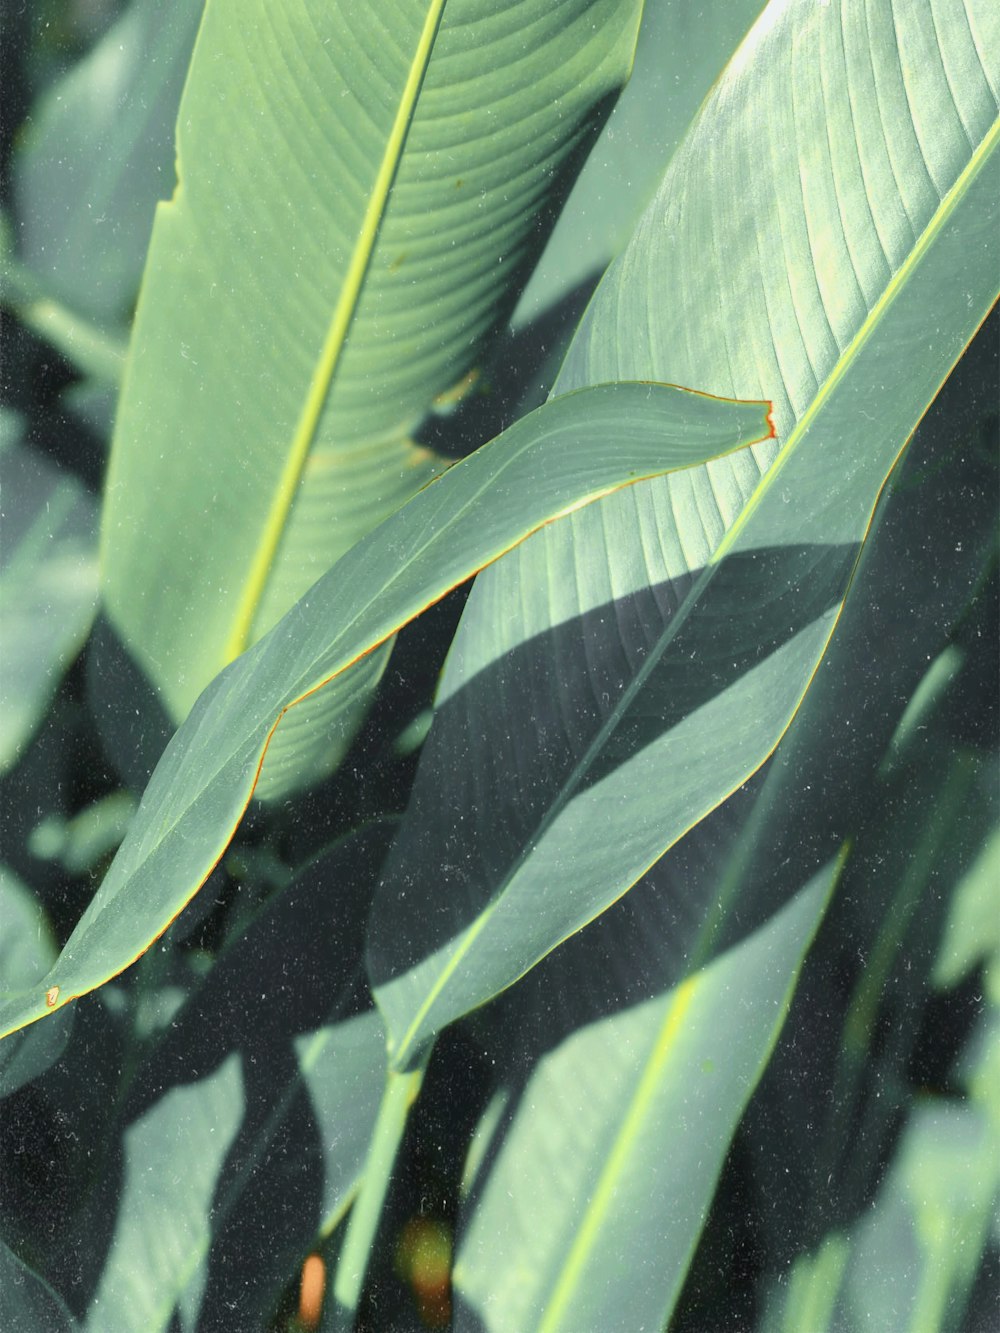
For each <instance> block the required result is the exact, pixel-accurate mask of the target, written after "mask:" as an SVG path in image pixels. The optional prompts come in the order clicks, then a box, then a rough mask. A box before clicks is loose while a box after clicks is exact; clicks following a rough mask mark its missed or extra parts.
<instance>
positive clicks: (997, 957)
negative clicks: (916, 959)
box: [934, 828, 1000, 990]
mask: <svg viewBox="0 0 1000 1333" xmlns="http://www.w3.org/2000/svg"><path fill="white" fill-rule="evenodd" d="M998 884H1000V828H995V829H994V830H993V832H992V834H991V835H990V837H989V838H988V839H987V840H986V842H985V844H984V846H983V847H982V848H981V850H980V852H979V855H978V856H977V858H976V860H975V862H974V863H973V865H971V866H970V867H969V869H968V870H967V871H966V873H965V874H964V875H963V876H962V879H961V880H960V882H959V883H958V884H957V885H956V886H955V889H954V890H953V894H952V899H951V910H950V913H949V917H948V922H947V926H946V928H945V936H944V939H943V940H942V942H941V949H940V952H939V953H938V956H937V960H936V962H935V964H934V984H935V986H937V987H939V988H941V989H942V990H943V989H945V988H947V987H949V986H956V985H958V983H959V982H960V981H961V980H962V978H963V977H964V976H966V975H967V974H968V973H969V972H971V971H972V969H973V968H974V967H975V966H976V964H977V963H980V962H989V963H992V965H993V966H994V967H996V966H998V965H1000V922H998V921H997V910H996V908H997V901H996V898H997V885H998Z"/></svg>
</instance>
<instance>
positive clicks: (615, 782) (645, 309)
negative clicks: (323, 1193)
mask: <svg viewBox="0 0 1000 1333" xmlns="http://www.w3.org/2000/svg"><path fill="white" fill-rule="evenodd" d="M943 8H944V9H947V10H948V13H949V15H950V17H949V18H948V19H947V21H946V20H945V18H944V16H943V15H939V16H937V17H935V16H934V15H932V14H931V13H930V11H929V9H928V8H927V6H926V5H925V4H924V3H923V0H910V2H909V3H905V4H898V5H893V6H890V5H889V4H888V3H887V0H881V2H880V3H877V4H875V5H874V6H865V5H862V4H861V3H860V0H857V2H855V0H845V3H843V4H840V5H829V6H816V5H814V4H812V3H811V0H798V2H797V3H789V4H786V5H783V6H771V7H769V8H768V9H767V10H766V11H765V12H764V14H763V15H762V16H761V18H760V20H759V22H758V23H757V25H756V26H755V28H754V29H753V31H752V32H751V34H750V36H749V37H748V39H747V41H746V42H745V43H744V44H743V46H742V47H741V49H740V51H739V52H738V53H737V55H736V57H735V58H734V59H733V61H732V62H731V63H730V65H729V66H728V68H727V70H726V71H725V73H724V75H723V77H722V78H721V80H720V81H719V83H718V84H717V85H716V87H715V89H714V90H713V93H712V95H711V97H710V98H709V100H708V102H707V103H706V105H705V107H704V108H703V110H702V112H701V114H700V116H699V118H698V120H697V122H696V123H695V125H694V126H693V128H692V130H691V132H690V133H689V135H688V137H687V138H686V140H685V142H684V144H683V145H682V147H681V149H680V150H679V151H678V153H677V155H676V156H675V157H674V159H673V162H672V163H671V166H670V168H669V170H668V172H667V174H666V177H665V178H664V181H663V184H662V186H661V189H660V192H659V194H658V195H657V197H656V199H655V200H654V201H653V203H652V205H651V206H650V208H649V209H648V210H647V212H646V214H645V215H644V218H643V220H642V222H641V224H640V226H639V228H638V229H637V231H636V234H635V236H634V238H633V240H632V242H631V244H630V246H629V248H628V249H627V250H626V251H625V253H624V254H623V256H622V257H621V259H620V260H619V261H618V262H617V263H616V264H615V265H614V266H613V267H612V269H611V270H610V272H609V274H608V276H607V277H606V278H605V281H604V283H603V284H602V286H601V287H600V288H599V290H598V292H597V295H596V296H595V298H594V300H593V301H592V302H591V304H590V306H589V308H588V311H587V315H586V317H585V319H584V322H583V324H582V325H581V328H580V330H579V331H578V334H577V337H576V339H575V341H574V343H573V346H572V348H571V350H570V353H569V355H568V357H567V361H566V363H565V365H564V368H563V372H562V375H561V377H560V380H559V382H558V385H557V388H560V389H564V388H566V387H568V386H570V385H577V384H582V383H587V382H588V381H590V380H594V379H603V378H606V377H610V378H615V377H619V376H626V377H631V376H639V377H646V376H649V377H653V378H658V379H667V380H674V381H678V382H681V383H686V382H694V383H699V384H708V385H710V386H711V387H712V388H713V389H714V390H718V391H720V392H725V393H753V394H760V393H773V394H774V396H775V412H776V421H777V425H778V435H779V439H780V441H781V444H780V449H779V450H778V452H776V448H777V446H773V445H764V446H761V447H758V448H757V449H755V450H753V451H745V452H744V453H743V454H741V455H740V456H739V457H737V458H733V459H731V460H722V461H720V462H718V463H714V464H712V465H711V467H709V468H706V469H704V470H701V471H697V472H690V473H686V474H684V475H683V476H679V477H677V478H674V479H666V480H662V481H657V482H653V483H650V484H649V485H647V486H643V487H636V488H633V489H631V490H630V491H629V492H627V493H623V494H622V495H621V496H619V497H615V498H611V499H609V501H607V502H605V503H603V504H601V505H600V506H598V507H595V508H594V509H593V510H591V511H589V512H583V513H581V514H579V515H574V516H573V517H572V518H571V519H570V521H569V523H568V524H565V525H563V526H562V528H561V529H560V528H557V529H553V530H551V531H548V532H545V533H541V534H539V535H538V536H537V537H536V538H534V539H533V540H532V542H530V543H528V544H526V545H525V547H524V548H523V549H522V550H520V551H518V552H517V554H516V555H515V556H513V557H512V558H510V559H508V560H505V561H503V562H501V563H500V564H499V565H498V566H497V567H496V568H495V569H494V570H492V571H490V572H489V573H488V574H487V575H486V576H484V577H483V578H481V579H479V580H478V581H477V584H476V586H475V588H474V589H473V592H472V595H471V597H470V599H469V602H468V605H467V607H466V610H465V613H464V616H463V620H462V624H461V626H460V629H459V633H458V635H457V638H456V641H455V644H454V647H453V650H452V652H451V654H450V658H449V663H448V670H447V672H446V676H445V679H444V682H443V684H442V688H441V691H440V695H439V701H438V708H439V711H438V716H437V718H436V720H435V723H434V725H433V727H432V729H431V733H430V736H429V737H428V740H427V742H426V743H425V746H424V749H423V754H422V759H421V769H420V774H419V776H418V780H417V785H416V788H415V791H414V795H413V798H412V800H411V804H410V815H409V817H408V819H407V822H406V824H405V825H404V828H403V830H402V832H401V835H400V839H399V841H398V844H397V848H396V850H395V851H394V853H393V855H392V857H391V859H390V862H389V864H388V865H387V868H386V874H385V885H386V889H385V892H384V893H383V894H382V895H381V896H380V897H379V898H377V899H376V906H375V914H374V918H373V927H372V939H371V944H370V972H371V975H372V979H373V982H374V984H375V986H376V988H377V997H378V1001H379V1004H380V1006H381V1008H382V1009H383V1012H384V1013H385V1014H386V1017H387V1021H388V1025H389V1029H390V1032H391V1035H392V1042H393V1048H394V1060H395V1061H396V1062H398V1063H399V1064H400V1065H402V1064H405V1063H407V1062H408V1061H410V1060H411V1059H413V1058H415V1055H416V1054H417V1053H418V1052H419V1050H420V1048H421V1046H422V1045H423V1044H424V1043H426V1041H427V1040H428V1039H430V1038H431V1037H432V1036H433V1034H434V1033H435V1032H436V1031H438V1030H439V1029H440V1028H441V1027H442V1026H443V1025H444V1024H445V1023H448V1022H450V1021H452V1020H453V1019H455V1018H457V1017H458V1016H460V1015H461V1014H464V1013H467V1012H468V1011H469V1010H470V1009H472V1008H474V1007H475V1006H477V1005H479V1004H482V1003H483V1002H484V1001H485V1000H487V999H489V998H490V997H491V996H492V995H495V994H496V993H498V992H499V991H500V990H502V989H503V988H504V987H505V986H509V985H510V984H511V983H512V982H513V981H515V980H516V979H517V978H518V977H519V976H521V975H523V973H524V972H525V971H526V970H527V969H529V968H530V967H532V966H533V965H534V964H535V963H536V962H537V961H538V960H539V959H540V958H541V957H543V956H544V955H545V954H546V953H547V952H549V951H550V950H551V949H553V948H555V947H556V946H557V945H558V944H559V943H560V942H561V941H563V940H565V939H566V938H567V937H568V936H569V935H571V934H572V933H573V932H575V931H577V930H579V929H580V928H581V927H582V926H584V925H586V924H587V923H588V922H589V921H590V920H592V919H593V918H594V917H595V916H596V915H597V914H598V913H600V912H601V911H603V910H604V909H605V908H606V907H607V906H608V905H609V904H610V903H612V902H614V901H615V900H616V899H617V898H618V897H619V896H620V895H621V894H622V893H624V892H625V891H626V890H627V889H628V888H629V887H630V886H631V885H632V884H633V883H634V882H635V881H636V880H637V879H638V878H639V877H640V876H641V875H642V874H643V873H644V872H645V871H646V870H647V869H648V867H649V866H650V865H651V864H652V863H653V862H654V861H656V859H657V858H658V857H660V856H661V855H662V854H663V853H664V851H666V850H667V848H669V847H670V846H671V845H672V844H673V843H674V842H676V841H677V840H678V839H679V838H681V837H683V836H684V834H686V833H687V832H688V831H689V830H690V829H691V828H692V827H694V826H695V825H696V824H697V823H698V822H699V821H700V820H701V819H703V818H704V817H705V816H706V815H707V814H708V813H709V812H711V811H712V810H713V809H715V807H716V806H718V805H719V804H720V802H722V801H724V800H725V799H726V798H727V797H728V796H729V795H730V794H731V793H733V792H734V791H736V790H737V789H738V788H739V787H740V786H741V785H742V784H743V783H744V782H745V781H746V780H747V778H748V777H749V776H750V775H751V774H753V773H754V772H755V771H756V770H757V769H758V768H759V767H760V766H761V765H762V764H763V763H764V761H765V760H766V759H767V758H768V756H769V755H770V754H771V752H772V751H773V749H774V747H775V746H776V745H777V743H778V741H779V740H780V738H781V736H782V734H783V732H784V731H785V729H786V728H787V726H788V725H789V723H790V721H791V719H792V718H793V717H794V715H795V713H796V710H797V708H798V707H799V705H800V703H801V700H802V698H803V696H804V694H805V692H806V691H807V690H808V688H809V686H810V683H811V680H812V677H813V674H814V672H815V671H816V668H817V665H818V663H819V662H820V660H821V658H822V656H823V653H824V652H825V649H826V646H827V644H828V642H829V639H830V636H831V634H832V632H833V630H834V627H835V625H836V623H837V619H838V617H839V614H840V610H841V606H842V603H843V598H844V596H845V593H846V590H847V587H848V585H849V582H850V579H851V577H852V572H853V569H854V565H855V562H856V559H857V554H858V551H859V548H860V544H861V543H862V542H863V541H864V539H865V537H866V535H867V532H868V528H869V524H870V522H871V520H872V515H873V511H874V508H875V505H876V503H877V500H878V497H879V494H880V492H881V489H882V487H883V485H884V483H885V479H886V477H887V475H888V474H889V472H890V471H891V469H892V468H893V466H894V464H895V462H896V460H897V459H898V457H899V455H900V453H901V451H902V450H903V449H904V448H905V446H906V443H907V441H908V439H909V437H910V435H911V433H912V432H913V430H914V428H915V426H916V424H917V423H918V421H919V420H920V418H921V416H922V415H923V413H924V412H925V411H926V409H927V406H928V404H929V403H930V402H931V400H932V399H933V397H934V395H935V394H936V392H937V391H938V388H939V387H940V385H941V383H942V381H943V380H944V379H945V378H946V376H947V375H948V373H949V371H950V369H951V367H952V365H953V364H954V362H955V360H956V358H957V357H958V356H959V355H960V354H961V352H962V349H963V348H964V346H965V345H966V343H967V342H968V341H969V339H970V338H971V337H972V335H973V334H974V333H975V331H976V329H977V327H978V326H979V324H980V323H981V321H982V320H983V318H984V317H985V315H986V313H987V311H988V310H989V308H990V305H991V304H992V302H993V301H994V300H995V299H996V296H997V291H998V274H1000V226H998V225H997V223H998V205H997V200H998V199H1000V151H998V144H1000V119H998V114H997V102H996V99H995V96H994V94H993V92H992V88H993V87H996V86H997V84H998V83H1000V67H998V65H997V56H998V53H1000V17H997V11H996V9H995V7H994V6H989V5H985V4H979V3H970V4H969V5H968V6H965V5H963V4H962V3H960V0H951V3H949V4H946V5H945V6H944V7H943ZM936 24H937V26H936ZM939 31H940V32H941V33H943V34H945V36H943V37H942V39H941V45H940V48H939V46H938V38H937V33H938V32H939ZM932 56H933V58H932ZM982 61H985V62H986V66H985V68H984V66H983V64H982V63H981V62H982ZM817 70H819V71H821V76H820V77H817V76H816V73H815V72H816V71H817ZM901 70H905V71H906V83H905V84H904V82H903V76H902V74H901ZM806 71H808V74H807V73H806ZM876 78H877V80H878V97H877V98H876V83H875V82H874V81H873V79H876ZM928 310H933V311H934V318H933V321H932V322H931V323H930V324H929V323H928V318H927V311H928ZM876 426H877V428H876ZM497 718H503V726H498V725H497V723H496V719H497ZM512 773H515V774H524V775H529V774H530V780H529V779H525V780H523V781H519V782H512V781H511V776H510V775H511V774H512ZM442 784H444V786H443V785H442ZM445 787H446V788H447V789H448V790H449V792H450V793H451V799H450V800H449V802H448V803H447V805H444V804H442V802H441V801H440V800H439V799H438V797H437V795H436V793H439V792H440V791H441V790H443V789H445ZM443 867H447V868H443Z"/></svg>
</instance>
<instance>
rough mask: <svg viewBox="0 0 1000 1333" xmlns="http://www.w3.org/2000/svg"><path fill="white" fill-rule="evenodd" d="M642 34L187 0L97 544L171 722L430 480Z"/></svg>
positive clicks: (311, 2)
mask: <svg viewBox="0 0 1000 1333" xmlns="http://www.w3.org/2000/svg"><path fill="white" fill-rule="evenodd" d="M640 8H641V0H563V2H562V3H560V4H558V5H552V4H551V3H550V0H527V2H526V3H519V4H517V5H515V6H513V7H512V6H497V5H496V4H494V3H491V2H490V3H487V2H485V0H379V2H378V3H373V4H369V5H367V6H365V8H364V10H363V11H361V10H359V9H358V8H357V6H356V5H355V4H353V3H351V2H350V0H333V2H332V3H331V0H291V2H290V3H287V4H284V5H282V6H280V7H278V8H276V7H275V6H274V5H272V4H268V3H266V2H265V0H251V3H247V0H209V4H208V6H207V8H206V12H205V18H204V22H203V25H202V28H201V31H200V33H199V37H198V42H197V45H196V48H195V55H194V59H193V61H192V65H191V71H190V77H189V80H188V83H187V86H186V89H185V93H184V98H183V102H182V105H181V110H180V116H179V120H178V142H177V159H178V178H179V183H178V187H177V191H176V193H175V195H174V198H173V199H172V200H171V202H170V203H169V204H168V205H165V206H163V207H161V208H160V209H159V211H158V214H157V219H156V224H155V227H154V232H153V239H152V242H151V246H150V253H149V260H148V264H147V269H146V275H145V278H144V282H143V288H142V294H141V298H140V303H139V309H138V313H137V318H136V325H135V330H134V335H133V341H132V347H131V353H130V361H129V366H128V370H127V373H126V378H125V384H124V389H123V394H122V398H121V403H120V408H119V413H118V419H117V424H116V432H115V441H114V448H113V454H112V462H111V470H110V476H109V483H108V490H107V500H106V506H105V513H104V523H103V541H104V550H103V576H104V591H105V597H106V603H107V607H108V612H109V615H110V617H111V619H112V621H113V623H114V624H115V625H116V627H117V628H118V630H119V632H120V633H121V635H122V637H123V638H124V640H125V642H126V643H127V645H128V646H129V648H130V649H131V650H132V651H133V653H134V654H135V656H136V658H137V660H138V661H139V663H140V664H141V666H142V667H143V669H144V670H145V671H146V672H147V673H148V675H149V676H150V678H151V680H152V681H153V682H154V683H155V685H156V686H157V687H158V688H159V690H160V691H161V692H162V695H163V699H164V701H165V704H166V707H167V709H168V711H169V712H170V713H171V715H172V716H173V717H174V719H175V720H180V719H181V718H183V717H184V716H185V714H186V713H187V712H188V710H189V708H190V707H191V705H192V704H193V702H194V700H195V699H196V698H197V696H198V694H199V693H200V692H201V690H202V689H203V688H204V687H205V685H207V683H208V682H209V681H210V680H211V679H212V677H213V676H215V675H216V673H217V672H218V671H219V670H221V668H222V667H223V666H225V665H226V663H227V662H229V661H231V660H232V659H233V658H234V657H236V656H237V655H238V654H239V653H240V652H241V651H243V649H244V648H246V647H247V645H248V644H249V643H252V642H254V641H256V640H257V639H259V637H260V635H261V634H262V633H264V632H265V631H266V630H268V629H270V628H271V626H272V625H274V624H275V622H276V621H277V620H278V619H279V618H280V617H281V616H282V615H283V614H284V613H285V612H286V611H287V610H288V608H289V607H290V606H291V605H292V604H293V603H294V602H295V601H296V599H297V598H299V597H300V596H301V595H302V594H303V593H304V592H305V591H306V590H307V589H308V588H309V587H310V585H311V584H312V583H313V582H314V581H315V580H316V579H317V578H318V577H319V576H320V575H321V574H322V573H324V572H325V571H326V570H327V569H328V568H329V567H330V565H332V564H333V562H334V561H335V560H336V559H337V558H338V557H339V556H340V555H341V554H342V553H343V552H344V551H345V550H347V549H349V548H350V547H351V546H353V544H354V543H355V542H356V541H357V540H358V539H359V538H360V537H361V536H362V535H363V534H364V533H366V532H368V531H369V530H370V529H371V528H373V527H374V526H375V525H376V524H377V523H378V522H379V521H381V520H382V519H383V518H385V517H386V516H387V515H388V514H390V513H391V512H392V511H393V510H395V509H397V508H398V507H399V506H400V505H401V504H402V503H403V502H404V501H405V500H406V499H407V498H408V497H409V496H411V495H412V494H414V493H415V492H416V491H417V490H419V489H420V487H421V486H423V485H424V484H426V482H427V481H429V480H430V478H431V477H433V476H434V475H436V473H438V472H439V471H440V470H441V468H442V467H443V466H444V461H443V460H442V459H439V458H437V457H436V456H433V455H432V454H431V453H429V451H428V450H427V449H426V448H424V447H422V446H421V445H420V444H419V443H417V442H415V439H414V433H415V432H416V431H417V429H418V427H419V425H420V423H421V420H422V419H423V417H424V416H425V414H426V413H427V412H428V410H429V409H430V408H431V406H432V403H433V401H434V399H435V397H436V396H437V395H439V394H441V393H442V392H444V391H446V390H448V389H450V388H451V387H452V386H453V385H454V384H455V383H456V382H457V381H459V380H461V379H462V377H463V376H464V375H465V374H466V372H467V371H469V369H470V368H471V367H473V366H474V365H475V363H476V360H477V358H478V357H479V356H480V354H481V352H482V349H483V347H484V344H485V342H486V340H487V339H488V338H489V336H490V335H491V334H492V333H493V332H494V331H495V330H496V329H497V328H498V327H499V326H500V324H501V323H502V321H503V319H504V318H505V317H506V315H507V313H508V312H509V309H510V305H511V303H512V301H513V299H514V297H515V296H516V294H517V291H518V289H519V287H520V285H521V284H522V283H523V281H524V278H525V276H526V271H527V267H528V266H529V265H530V263H531V262H532V259H533V256H534V255H535V254H537V252H538V248H539V245H540V242H541V240H543V239H544V235H545V232H546V230H547V227H548V225H549V222H550V221H551V217H552V214H553V211H554V208H555V205H556V203H557V201H558V200H559V198H560V197H561V195H562V193H563V192H564V190H565V187H566V180H567V173H569V172H571V171H572V170H573V169H574V167H575V165H577V164H578V161H579V157H580V154H581V151H582V149H583V148H584V147H585V146H586V145H587V143H588V142H589V139H590V137H591V135H592V131H593V130H594V129H596V119H595V118H596V117H597V116H598V115H600V114H601V113H602V111H604V110H606V109H607V104H608V101H609V99H610V98H611V97H612V96H613V94H614V93H615V92H616V90H617V89H618V87H619V86H620V85H621V83H622V82H623V81H624V79H625V77H626V75H627V72H628V68H629V65H630V63H631V58H632V50H633V47H634V43H635V33H636V28H637V25H638V17H639V11H640ZM181 533H182V534H183V540H180V541H179V540H178V534H181ZM370 683H374V682H370ZM336 699H337V696H336V692H331V693H330V694H329V695H328V696H326V701H325V702H326V704H327V706H328V707H329V708H333V706H334V702H335V701H336ZM317 706H319V705H317ZM353 713H354V716H355V718H356V717H357V715H358V714H359V707H358V706H355V707H354V709H353ZM324 725H325V724H324ZM316 729H317V726H316V724H315V723H314V725H313V726H312V727H311V728H310V730H312V731H315V730H316ZM296 739H297V742H298V744H301V743H302V741H303V740H308V739H310V738H309V737H308V736H307V737H299V738H296ZM311 739H312V740H313V742H314V743H316V744H318V745H319V746H320V747H321V749H323V750H329V743H328V742H327V741H326V740H325V738H324V737H323V736H320V738H319V740H318V741H316V738H315V736H313V737H312V738H311ZM290 740H291V732H288V733H286V736H285V737H284V738H281V739H280V741H279V743H280V744H281V745H286V744H288V743H289V742H290ZM319 757H320V756H319V755H317V759H319Z"/></svg>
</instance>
